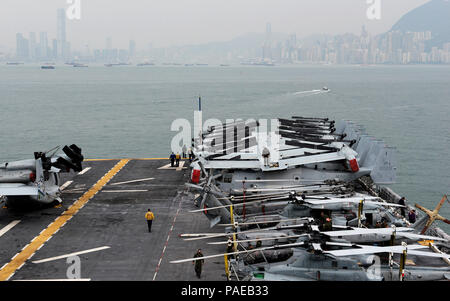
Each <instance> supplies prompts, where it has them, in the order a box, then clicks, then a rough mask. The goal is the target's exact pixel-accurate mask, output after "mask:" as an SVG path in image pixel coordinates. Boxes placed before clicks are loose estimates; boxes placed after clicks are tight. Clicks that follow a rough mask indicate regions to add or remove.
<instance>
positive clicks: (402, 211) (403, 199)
mask: <svg viewBox="0 0 450 301" xmlns="http://www.w3.org/2000/svg"><path fill="white" fill-rule="evenodd" d="M398 204H399V205H402V206H405V205H406V202H405V197H402V198H401V199H400V200H399V201H398ZM400 213H401V214H402V216H403V217H405V208H404V207H401V208H400Z"/></svg>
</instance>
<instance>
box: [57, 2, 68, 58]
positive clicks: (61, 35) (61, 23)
mask: <svg viewBox="0 0 450 301" xmlns="http://www.w3.org/2000/svg"><path fill="white" fill-rule="evenodd" d="M56 40H57V41H58V50H57V51H58V52H57V58H58V59H65V58H66V49H67V46H66V11H65V10H64V9H63V8H59V9H58V10H57V11H56Z"/></svg>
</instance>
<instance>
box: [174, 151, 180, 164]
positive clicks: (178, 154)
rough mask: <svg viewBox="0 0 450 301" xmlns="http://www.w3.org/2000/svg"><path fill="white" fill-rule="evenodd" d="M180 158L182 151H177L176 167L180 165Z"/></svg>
mask: <svg viewBox="0 0 450 301" xmlns="http://www.w3.org/2000/svg"><path fill="white" fill-rule="evenodd" d="M180 159H181V156H180V153H177V154H176V156H175V166H176V167H178V166H180Z"/></svg>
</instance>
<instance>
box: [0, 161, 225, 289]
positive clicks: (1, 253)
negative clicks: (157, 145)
mask: <svg viewBox="0 0 450 301" xmlns="http://www.w3.org/2000/svg"><path fill="white" fill-rule="evenodd" d="M119 162H120V160H99V161H86V162H84V163H83V168H86V167H91V169H89V170H88V171H87V172H86V173H84V174H82V175H78V173H74V172H71V173H70V174H63V176H62V182H61V184H64V183H65V182H66V181H73V183H71V184H70V185H69V186H68V187H67V188H65V190H64V193H63V195H62V196H63V207H61V208H53V207H50V208H45V209H37V210H33V211H28V212H22V211H15V210H13V209H11V208H1V209H0V230H1V229H3V228H4V227H5V226H7V225H9V224H10V223H11V222H12V221H14V220H20V222H19V223H18V224H17V225H15V226H14V227H13V228H11V229H10V230H9V231H7V232H6V233H4V234H3V235H2V236H0V246H1V247H0V267H1V268H3V267H5V266H6V265H8V264H9V266H11V265H14V264H17V265H19V264H20V263H21V262H20V258H22V257H24V258H25V259H26V260H25V259H23V261H24V264H23V265H22V266H18V268H14V269H13V271H14V273H13V274H12V276H11V277H10V278H9V280H39V279H41V280H43V279H45V280H51V279H65V278H67V276H66V273H67V270H68V268H69V266H70V265H71V264H70V263H67V261H66V258H62V259H57V260H52V261H48V262H43V263H33V261H37V260H42V259H47V258H52V257H56V256H60V255H66V254H70V253H74V252H79V251H85V250H90V249H94V248H99V247H104V246H108V247H110V248H108V249H104V250H100V251H96V252H90V253H85V254H82V255H79V258H80V260H81V278H83V279H90V280H188V281H191V280H192V281H194V280H198V279H197V277H196V276H195V272H194V268H193V264H192V263H191V262H189V263H182V264H171V263H170V262H169V261H171V260H176V259H183V258H190V257H193V255H194V254H195V252H196V250H197V248H202V250H203V254H204V255H211V254H217V253H223V252H224V251H225V248H226V246H225V245H222V246H217V245H208V244H207V241H205V240H198V241H183V240H182V239H181V238H180V237H178V235H179V234H181V233H204V232H211V229H210V228H209V221H208V219H207V218H206V217H204V216H203V215H202V214H201V213H188V212H187V211H188V210H191V209H194V208H195V207H194V205H193V201H192V195H191V194H188V193H186V189H185V187H184V183H185V182H186V181H187V179H188V177H189V172H188V171H189V170H188V169H182V170H180V169H178V170H175V169H159V168H160V167H163V166H165V165H166V164H167V163H168V161H167V160H137V159H136V160H130V161H129V162H128V163H127V164H126V165H125V166H124V167H123V168H122V169H121V170H120V171H118V172H117V173H116V174H115V175H114V176H113V177H112V178H111V179H110V180H109V182H108V183H107V184H106V185H105V186H103V187H102V188H101V189H100V190H99V191H98V193H97V194H95V195H94V196H93V197H92V198H91V199H90V200H89V201H88V202H87V203H86V204H85V206H83V207H81V209H79V211H78V212H77V213H76V214H75V215H74V216H73V217H72V218H71V219H70V220H68V221H67V222H66V224H64V225H63V226H61V227H57V229H56V228H55V226H53V227H50V224H51V223H53V222H54V221H55V219H58V217H60V216H62V213H63V212H64V211H65V210H66V209H67V208H69V207H70V206H71V205H72V204H74V203H75V202H77V201H78V200H80V199H82V196H83V195H84V194H85V193H86V192H88V191H89V190H90V189H92V188H93V185H94V184H95V183H97V181H99V180H100V179H101V178H102V177H103V176H104V175H105V174H107V173H108V172H109V171H110V170H111V169H112V168H113V167H115V166H116V164H118V163H119ZM187 165H188V164H186V166H187ZM148 178H154V179H152V180H145V181H139V182H131V183H124V184H119V185H111V184H114V183H121V182H127V181H133V180H140V179H148ZM127 190H134V191H127ZM114 191H115V192H114ZM148 208H150V209H151V210H152V211H153V212H154V214H155V220H154V222H153V227H152V233H149V232H148V230H147V223H146V220H145V218H144V215H145V213H146V211H147V209H148ZM177 213H178V214H177ZM55 222H56V221H55ZM172 225H173V228H172ZM47 227H49V228H52V229H54V230H55V233H54V234H53V235H52V236H51V239H49V240H48V241H47V242H45V243H44V242H43V243H42V246H40V248H39V249H37V250H36V251H35V252H33V253H34V255H33V256H31V252H32V251H28V249H29V248H30V246H29V244H30V245H31V246H33V245H32V244H31V242H33V240H35V242H34V243H36V241H38V240H39V239H37V240H36V237H40V234H41V233H44V234H45V233H46V232H45V231H43V230H45V229H47ZM171 229H173V230H172V231H171ZM216 231H220V229H217V230H216ZM27 252H29V253H30V254H27ZM16 254H18V255H16ZM28 256H31V258H29V257H28ZM17 262H18V263H17ZM5 270H6V268H5V269H3V273H5ZM0 273H2V272H1V271H0ZM0 276H1V275H0ZM225 279H226V278H225V270H224V264H223V258H221V257H219V258H218V259H217V260H205V264H204V266H203V273H202V278H201V279H200V280H222V281H223V280H225Z"/></svg>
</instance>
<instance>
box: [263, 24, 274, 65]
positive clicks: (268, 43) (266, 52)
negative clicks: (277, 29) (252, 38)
mask: <svg viewBox="0 0 450 301" xmlns="http://www.w3.org/2000/svg"><path fill="white" fill-rule="evenodd" d="M271 48H272V25H271V24H270V23H267V24H266V38H265V41H264V46H263V58H264V59H270V60H271V59H272V49H271Z"/></svg>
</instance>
